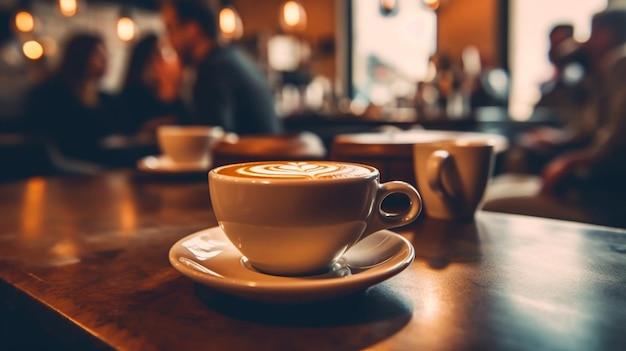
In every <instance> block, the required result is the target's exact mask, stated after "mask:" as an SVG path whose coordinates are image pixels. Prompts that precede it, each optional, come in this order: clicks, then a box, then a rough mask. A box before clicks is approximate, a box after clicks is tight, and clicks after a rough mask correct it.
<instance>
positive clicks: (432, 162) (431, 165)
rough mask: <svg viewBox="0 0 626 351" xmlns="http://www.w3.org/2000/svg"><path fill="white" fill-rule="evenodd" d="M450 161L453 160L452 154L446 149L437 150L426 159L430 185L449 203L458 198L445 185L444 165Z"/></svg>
mask: <svg viewBox="0 0 626 351" xmlns="http://www.w3.org/2000/svg"><path fill="white" fill-rule="evenodd" d="M450 161H452V155H450V153H449V152H448V151H445V150H437V151H435V152H433V153H432V154H430V156H429V157H428V160H427V161H426V177H427V179H428V185H429V186H430V188H431V189H433V190H434V191H435V192H436V193H437V194H439V196H441V197H442V198H443V199H444V201H445V202H447V203H452V202H454V201H455V198H456V197H455V195H454V194H452V193H450V192H449V191H448V189H446V187H445V186H444V185H443V172H444V166H445V164H446V163H447V162H450Z"/></svg>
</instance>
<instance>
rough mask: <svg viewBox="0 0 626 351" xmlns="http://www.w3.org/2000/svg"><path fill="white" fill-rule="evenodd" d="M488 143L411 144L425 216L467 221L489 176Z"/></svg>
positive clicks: (491, 156) (490, 146) (490, 154)
mask: <svg viewBox="0 0 626 351" xmlns="http://www.w3.org/2000/svg"><path fill="white" fill-rule="evenodd" d="M494 157H495V156H494V146H493V144H491V143H490V142H488V141H476V140H447V141H440V142H433V143H425V144H415V145H413V169H414V172H415V179H416V181H417V189H418V190H419V192H420V194H421V195H422V197H423V200H424V211H425V212H426V215H427V216H429V217H433V218H440V219H453V220H469V219H472V218H473V217H474V212H475V211H476V208H477V207H478V204H479V203H480V201H481V200H482V198H483V195H484V193H485V188H486V187H487V182H488V181H489V179H490V178H491V175H492V173H493V163H494Z"/></svg>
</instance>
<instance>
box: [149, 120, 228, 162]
mask: <svg viewBox="0 0 626 351" xmlns="http://www.w3.org/2000/svg"><path fill="white" fill-rule="evenodd" d="M224 134H225V133H224V130H223V129H222V128H221V127H212V126H185V125H164V126H160V127H158V129H157V141H158V144H159V149H160V150H161V152H162V153H163V154H164V155H165V156H166V157H168V158H169V159H170V160H171V161H172V162H174V163H185V164H208V163H209V161H210V156H211V148H212V147H213V146H214V145H215V143H216V142H217V141H219V140H221V138H223V137H224Z"/></svg>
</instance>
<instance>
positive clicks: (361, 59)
mask: <svg viewBox="0 0 626 351" xmlns="http://www.w3.org/2000/svg"><path fill="white" fill-rule="evenodd" d="M388 3H393V4H395V8H394V9H393V10H392V11H384V10H383V9H381V5H380V4H381V2H380V0H351V3H350V5H351V12H352V28H351V29H350V30H351V32H352V33H351V34H352V36H351V40H352V47H351V55H350V66H351V76H352V86H351V89H352V91H351V95H352V98H357V99H363V100H366V101H368V102H373V103H375V104H377V105H384V104H386V103H388V102H390V101H393V99H395V98H398V97H402V96H410V95H411V94H414V91H415V86H416V83H417V82H418V81H421V80H423V79H424V78H425V77H426V75H427V71H428V61H429V58H430V56H431V55H433V54H434V53H435V50H436V41H437V19H436V15H435V13H434V12H433V11H432V10H430V9H429V8H427V7H426V6H425V5H423V3H422V2H421V1H416V0H397V1H395V2H393V1H389V2H388Z"/></svg>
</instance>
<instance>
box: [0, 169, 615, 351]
mask: <svg viewBox="0 0 626 351" xmlns="http://www.w3.org/2000/svg"><path fill="white" fill-rule="evenodd" d="M215 224H216V220H215V218H214V216H213V213H212V211H211V208H210V200H209V194H208V189H207V184H206V180H205V178H204V177H203V179H200V180H185V181H182V180H180V181H177V180H175V179H167V180H161V179H145V178H143V177H138V176H137V175H135V174H132V173H110V174H106V175H102V176H94V177H82V178H47V179H43V178H32V179H29V180H26V181H23V182H16V183H10V184H4V185H1V186H0V305H1V309H2V310H0V320H2V325H1V327H2V328H1V329H0V330H1V333H2V334H1V335H0V337H1V338H0V350H13V349H19V350H28V349H41V350H44V349H46V350H50V349H56V348H58V349H64V350H65V349H77V350H97V349H120V350H204V349H209V350H360V349H368V350H585V351H587V350H623V349H624V345H626V273H625V272H626V232H625V231H622V230H617V229H611V228H605V227H596V226H588V225H583V224H577V223H571V222H560V221H555V220H547V219H539V218H530V217H522V216H513V215H506V214H495V213H486V212H483V213H478V214H477V217H476V221H475V222H470V223H465V224H455V223H450V222H444V221H436V220H431V219H425V218H421V219H420V220H418V222H416V223H414V224H412V225H410V226H409V227H406V228H402V229H401V230H399V231H398V232H400V233H402V234H403V235H405V236H406V237H407V238H408V239H410V241H411V242H412V243H413V244H414V246H415V249H416V259H415V261H414V263H412V264H411V265H410V266H409V268H408V269H407V270H405V271H403V272H401V273H400V274H399V275H397V276H395V277H393V278H391V279H389V280H387V281H386V282H383V283H381V284H379V285H377V286H374V287H372V288H370V289H368V290H367V291H365V292H362V293H359V294H356V295H353V296H349V297H346V298H341V299H337V300H332V301H326V302H317V303H310V304H302V305H295V306H275V305H267V304H260V303H253V302H248V301H244V300H241V299H237V298H233V297H229V296H225V295H221V294H218V293H215V292H214V291H212V290H211V289H209V288H206V287H204V286H200V285H197V284H195V283H193V282H192V281H190V280H189V279H187V278H185V277H183V276H182V275H181V274H179V273H178V272H177V271H176V270H175V269H174V268H172V267H171V266H170V264H169V262H168V258H167V253H168V250H169V248H170V247H171V246H172V245H173V244H174V243H175V242H176V241H177V240H178V239H179V238H181V237H182V236H185V235H187V234H190V233H193V232H195V231H197V230H200V229H203V228H207V227H210V226H214V225H215Z"/></svg>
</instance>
